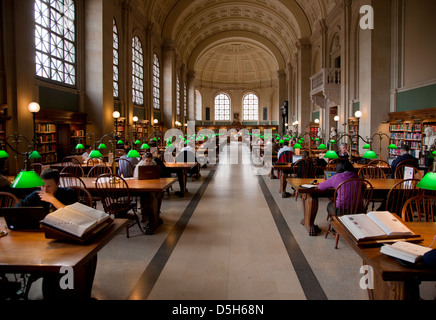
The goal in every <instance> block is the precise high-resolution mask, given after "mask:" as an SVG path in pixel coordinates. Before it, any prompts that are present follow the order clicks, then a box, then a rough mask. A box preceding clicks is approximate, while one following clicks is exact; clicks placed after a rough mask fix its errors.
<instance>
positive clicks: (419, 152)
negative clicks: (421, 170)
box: [389, 108, 436, 165]
mask: <svg viewBox="0 0 436 320" xmlns="http://www.w3.org/2000/svg"><path fill="white" fill-rule="evenodd" d="M389 117H390V124H389V131H390V138H391V141H390V143H392V144H395V145H396V146H397V147H400V146H401V145H402V144H404V143H405V144H408V145H409V147H410V150H411V151H410V153H411V154H412V155H413V156H414V157H415V158H417V159H418V161H419V164H420V165H425V162H426V152H425V151H426V150H425V149H426V148H425V146H424V138H425V134H424V131H425V128H426V127H428V126H433V127H434V128H436V108H429V109H422V110H414V111H406V112H395V113H390V114H389ZM399 154H400V151H399V150H390V151H389V157H390V158H396V157H397V156H398V155H399Z"/></svg>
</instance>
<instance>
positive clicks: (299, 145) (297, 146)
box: [294, 143, 302, 149]
mask: <svg viewBox="0 0 436 320" xmlns="http://www.w3.org/2000/svg"><path fill="white" fill-rule="evenodd" d="M294 149H302V148H301V144H299V143H297V144H296V145H294Z"/></svg>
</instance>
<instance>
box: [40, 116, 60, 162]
mask: <svg viewBox="0 0 436 320" xmlns="http://www.w3.org/2000/svg"><path fill="white" fill-rule="evenodd" d="M35 130H36V141H37V142H38V148H37V150H38V152H39V154H40V155H41V160H40V163H42V164H48V163H55V162H57V159H58V157H57V126H56V124H55V123H53V122H37V123H36V129H35Z"/></svg>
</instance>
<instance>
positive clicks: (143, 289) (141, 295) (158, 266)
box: [127, 170, 216, 300]
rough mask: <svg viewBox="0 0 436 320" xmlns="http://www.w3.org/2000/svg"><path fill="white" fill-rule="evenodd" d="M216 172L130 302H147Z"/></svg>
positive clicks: (193, 202)
mask: <svg viewBox="0 0 436 320" xmlns="http://www.w3.org/2000/svg"><path fill="white" fill-rule="evenodd" d="M215 172H216V170H211V171H210V172H209V175H208V176H207V177H206V179H205V180H204V182H203V183H202V185H201V186H200V188H199V189H198V190H197V192H196V193H195V195H194V197H193V198H192V199H191V201H190V202H189V204H188V206H187V207H186V209H185V211H184V212H183V214H182V215H181V217H180V219H179V220H178V221H177V223H176V224H175V225H174V227H173V229H172V230H171V231H170V233H169V234H168V236H167V238H166V239H165V241H164V242H163V243H162V245H161V246H160V248H159V250H158V251H157V252H156V254H155V255H154V257H153V259H152V260H151V262H150V264H149V265H148V266H147V268H146V269H145V271H144V273H143V274H142V275H141V277H140V278H139V280H138V282H137V283H136V286H135V288H133V290H132V292H131V293H130V295H129V297H128V298H127V299H128V300H146V299H147V298H148V296H149V295H150V292H151V290H153V287H154V285H155V284H156V281H157V279H158V278H159V276H160V274H161V272H162V270H163V268H164V267H165V265H166V263H167V262H168V259H169V258H170V256H171V254H172V252H173V250H174V248H175V247H176V245H177V242H178V241H179V239H180V237H181V236H182V233H183V231H184V230H185V228H186V226H187V224H188V222H189V220H190V219H191V217H192V214H193V213H194V211H195V209H196V208H197V205H198V203H199V202H200V200H201V198H202V197H203V194H204V192H205V191H206V189H207V186H208V185H209V182H210V181H211V180H212V178H213V176H214V174H215Z"/></svg>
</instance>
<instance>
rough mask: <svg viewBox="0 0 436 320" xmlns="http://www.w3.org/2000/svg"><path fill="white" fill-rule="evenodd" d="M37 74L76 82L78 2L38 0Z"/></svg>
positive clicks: (66, 82)
mask: <svg viewBox="0 0 436 320" xmlns="http://www.w3.org/2000/svg"><path fill="white" fill-rule="evenodd" d="M34 11H35V15H34V16H35V62H36V75H37V76H38V77H40V78H44V79H48V80H52V81H56V82H59V83H62V84H67V85H70V86H75V85H76V5H75V1H74V0H35V7H34Z"/></svg>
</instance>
